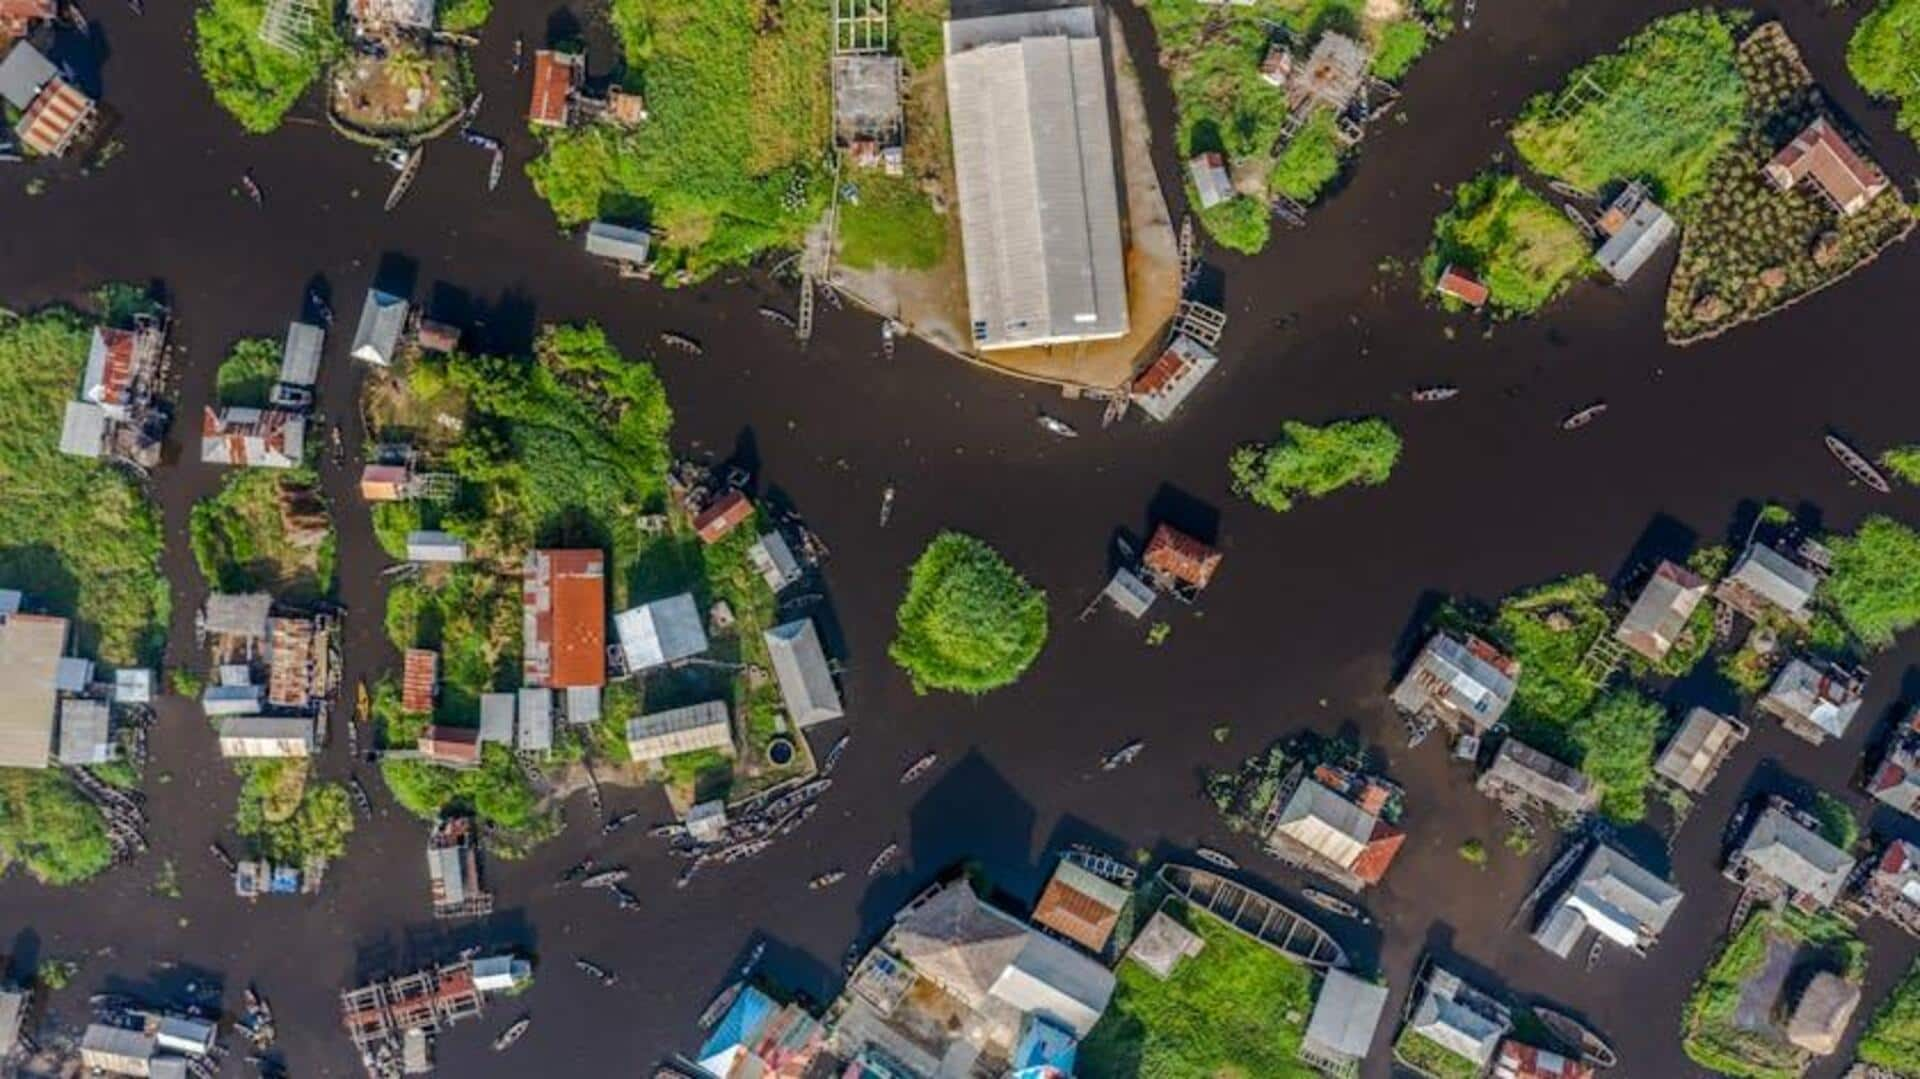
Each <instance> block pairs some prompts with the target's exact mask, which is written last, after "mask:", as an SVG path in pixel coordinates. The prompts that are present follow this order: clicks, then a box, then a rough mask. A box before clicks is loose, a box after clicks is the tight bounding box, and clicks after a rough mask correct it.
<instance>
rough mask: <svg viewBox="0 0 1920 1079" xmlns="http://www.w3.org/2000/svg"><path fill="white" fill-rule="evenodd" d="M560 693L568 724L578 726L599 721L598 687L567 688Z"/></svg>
mask: <svg viewBox="0 0 1920 1079" xmlns="http://www.w3.org/2000/svg"><path fill="white" fill-rule="evenodd" d="M561 693H562V698H561V699H562V700H563V701H564V702H565V704H566V712H567V722H568V723H572V724H576V725H578V724H584V723H597V722H599V721H600V687H599V686H568V687H567V688H566V689H564V690H562V691H561Z"/></svg>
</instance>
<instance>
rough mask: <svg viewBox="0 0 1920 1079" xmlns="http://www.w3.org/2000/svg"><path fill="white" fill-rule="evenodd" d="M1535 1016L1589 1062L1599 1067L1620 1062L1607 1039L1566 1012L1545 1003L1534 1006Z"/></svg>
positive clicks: (1611, 1065)
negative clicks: (1556, 1009)
mask: <svg viewBox="0 0 1920 1079" xmlns="http://www.w3.org/2000/svg"><path fill="white" fill-rule="evenodd" d="M1533 1014H1534V1017H1535V1018H1537V1019H1539V1020H1540V1024H1541V1025H1542V1026H1544V1027H1546V1028H1547V1030H1548V1031H1549V1032H1550V1033H1552V1034H1553V1036H1554V1037H1556V1038H1558V1039H1560V1041H1562V1042H1563V1043H1565V1044H1566V1046H1567V1047H1568V1048H1570V1049H1573V1050H1575V1051H1577V1052H1578V1053H1579V1054H1580V1056H1581V1058H1582V1059H1584V1060H1585V1061H1586V1062H1587V1063H1589V1064H1592V1065H1593V1066H1595V1067H1598V1068H1611V1067H1613V1066H1614V1065H1615V1064H1618V1063H1620V1057H1619V1056H1618V1055H1617V1054H1615V1053H1614V1051H1613V1046H1611V1045H1608V1044H1607V1042H1606V1039H1604V1038H1602V1037H1600V1035H1598V1034H1595V1033H1594V1032H1593V1031H1592V1030H1590V1029H1588V1028H1587V1026H1586V1024H1584V1023H1582V1022H1580V1021H1579V1020H1577V1019H1575V1018H1574V1017H1572V1016H1570V1015H1568V1014H1566V1013H1565V1012H1559V1011H1555V1010H1554V1009H1552V1008H1549V1007H1547V1006H1546V1005H1544V1004H1535V1005H1534V1006H1533Z"/></svg>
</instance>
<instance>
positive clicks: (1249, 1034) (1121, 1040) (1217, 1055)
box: [1079, 901, 1316, 1079]
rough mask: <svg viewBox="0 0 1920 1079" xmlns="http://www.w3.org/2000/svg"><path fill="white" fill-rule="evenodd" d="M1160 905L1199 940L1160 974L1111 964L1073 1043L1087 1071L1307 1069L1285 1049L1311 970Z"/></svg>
mask: <svg viewBox="0 0 1920 1079" xmlns="http://www.w3.org/2000/svg"><path fill="white" fill-rule="evenodd" d="M1167 909H1168V912H1169V913H1170V914H1173V915H1174V916H1176V917H1178V918H1179V919H1180V921H1181V922H1182V923H1183V924H1185V925H1186V926H1187V927H1188V928H1190V929H1192V930H1193V931H1194V932H1195V933H1198V934H1199V935H1200V938H1201V939H1202V940H1204V941H1205V942H1206V947H1205V949H1203V950H1202V951H1201V952H1200V954H1199V955H1197V956H1193V957H1190V958H1188V959H1185V960H1182V961H1181V963H1180V965H1179V966H1178V967H1177V968H1176V969H1175V970H1174V973H1173V976H1172V977H1171V978H1168V979H1167V980H1166V981H1161V980H1160V979H1158V978H1156V977H1154V976H1153V975H1152V974H1150V973H1148V971H1147V969H1146V968H1145V967H1143V966H1141V965H1140V964H1138V963H1135V962H1131V961H1126V962H1122V963H1121V964H1120V967H1119V969H1118V971H1117V972H1116V973H1117V975H1118V984H1117V985H1116V987H1115V989H1114V994H1113V1000H1112V1001H1111V1002H1110V1003H1109V1004H1108V1006H1107V1012H1106V1014H1105V1015H1104V1016H1103V1017H1102V1018H1101V1020H1100V1023H1099V1025H1098V1026H1096V1027H1094V1028H1093V1030H1092V1031H1091V1032H1090V1033H1089V1034H1088V1035H1087V1038H1086V1041H1084V1042H1082V1043H1081V1046H1080V1056H1079V1065H1080V1074H1081V1075H1084V1076H1086V1077H1087V1079H1242V1077H1244V1079H1254V1077H1259V1079H1289V1077H1298V1079H1311V1077H1312V1076H1314V1075H1315V1074H1316V1073H1315V1072H1314V1071H1313V1069H1311V1068H1308V1067H1307V1066H1306V1065H1304V1064H1302V1063H1301V1062H1300V1061H1299V1060H1298V1059H1297V1058H1296V1057H1295V1053H1296V1052H1297V1051H1298V1050H1299V1048H1300V1040H1301V1038H1302V1037H1303V1036H1304V1035H1305V1033H1306V1022H1307V1016H1308V1015H1310V1014H1312V1011H1313V993H1314V984H1313V982H1314V978H1313V974H1312V973H1311V972H1309V971H1308V970H1307V969H1306V968H1305V967H1302V966H1300V965H1299V964H1296V963H1292V962H1289V961H1287V960H1285V959H1282V958H1281V957H1280V956H1278V955H1276V954H1275V953H1274V952H1273V951H1271V950H1270V949H1268V948H1265V947H1263V946H1261V945H1259V944H1256V943H1254V942H1253V941H1251V940H1248V939H1247V938H1246V937H1244V936H1242V935H1240V934H1239V933H1237V932H1235V931H1233V930H1232V929H1229V928H1227V927H1226V926H1225V925H1223V924H1222V923H1221V922H1219V921H1218V920H1217V919H1214V918H1212V917H1209V916H1207V915H1205V914H1203V913H1200V912H1199V911H1196V910H1193V909H1191V908H1188V907H1187V906H1186V905H1185V904H1182V903H1179V902H1178V901H1176V902H1173V903H1170V904H1169V905H1168V908H1167Z"/></svg>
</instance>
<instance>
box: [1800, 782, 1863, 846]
mask: <svg viewBox="0 0 1920 1079" xmlns="http://www.w3.org/2000/svg"><path fill="white" fill-rule="evenodd" d="M1807 811H1808V812H1810V813H1812V814H1813V816H1814V819H1815V820H1817V821H1819V822H1820V829H1819V831H1820V835H1821V838H1823V839H1825V840H1826V841H1827V842H1829V843H1831V844H1833V845H1834V846H1836V847H1839V848H1840V849H1841V850H1844V851H1851V850H1852V849H1853V847H1854V844H1856V843H1858V842H1860V820H1859V818H1857V817H1855V816H1854V815H1853V807H1852V806H1850V805H1848V804H1847V802H1846V799H1844V798H1841V797H1840V796H1839V795H1836V794H1829V793H1827V792H1826V791H1814V792H1813V804H1812V805H1809V806H1808V807H1807Z"/></svg>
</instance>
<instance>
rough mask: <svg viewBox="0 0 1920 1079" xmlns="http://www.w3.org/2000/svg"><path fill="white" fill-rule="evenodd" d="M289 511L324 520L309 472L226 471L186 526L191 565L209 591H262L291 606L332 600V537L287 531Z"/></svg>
mask: <svg viewBox="0 0 1920 1079" xmlns="http://www.w3.org/2000/svg"><path fill="white" fill-rule="evenodd" d="M289 505H296V506H305V507H307V508H310V509H313V510H314V511H315V512H317V513H320V514H323V515H324V514H325V513H326V500H325V496H324V495H322V494H321V493H320V482H319V477H318V476H317V475H316V474H314V472H313V471H312V470H311V469H307V468H298V469H290V470H276V469H264V468H240V469H233V470H231V471H230V472H229V473H228V474H227V478H226V482H225V483H224V484H222V485H221V487H220V490H219V492H218V493H216V494H215V495H213V496H212V497H211V498H203V499H201V500H200V501H199V502H197V503H195V504H194V507H193V514H192V517H191V518H190V519H189V522H188V523H189V526H190V527H189V530H188V531H189V539H190V541H191V543H192V547H193V559H194V561H195V562H196V563H197V564H198V565H199V567H200V573H201V575H202V576H204V577H206V579H207V582H208V583H209V584H210V585H211V586H212V587H213V588H215V589H216V590H218V591H221V592H252V591H258V590H265V591H269V592H273V593H275V594H276V595H278V596H279V597H280V598H282V599H285V600H289V601H292V602H305V601H310V600H315V599H320V598H322V597H325V596H327V595H330V594H331V593H332V591H333V585H334V580H333V569H334V566H333V550H334V547H333V544H334V533H333V530H332V528H331V526H329V527H327V528H326V529H325V530H323V531H322V532H319V533H311V532H305V531H304V530H302V529H299V528H295V527H294V526H293V524H292V522H290V521H289V519H288V515H287V513H286V512H284V511H283V507H285V506H289Z"/></svg>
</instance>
